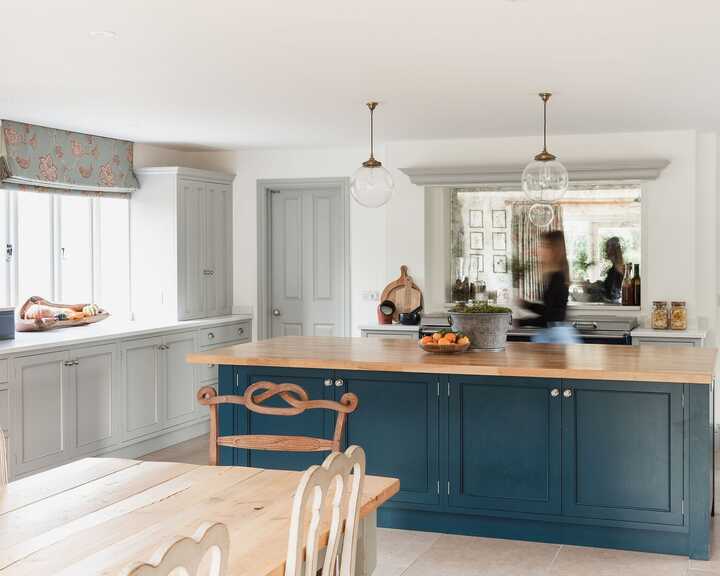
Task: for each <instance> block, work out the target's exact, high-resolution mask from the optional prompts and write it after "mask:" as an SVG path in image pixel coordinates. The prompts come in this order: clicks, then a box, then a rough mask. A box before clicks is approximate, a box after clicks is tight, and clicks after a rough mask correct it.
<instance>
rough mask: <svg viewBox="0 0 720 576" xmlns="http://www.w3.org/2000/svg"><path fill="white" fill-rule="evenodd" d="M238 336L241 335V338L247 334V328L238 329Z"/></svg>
mask: <svg viewBox="0 0 720 576" xmlns="http://www.w3.org/2000/svg"><path fill="white" fill-rule="evenodd" d="M238 334H240V336H242V335H243V334H245V328H243V327H242V326H241V327H240V328H238Z"/></svg>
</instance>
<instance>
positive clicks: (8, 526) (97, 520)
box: [0, 458, 400, 576]
mask: <svg viewBox="0 0 720 576" xmlns="http://www.w3.org/2000/svg"><path fill="white" fill-rule="evenodd" d="M301 475H302V473H301V472H293V471H285V470H266V469H262V468H246V467H241V466H227V467H225V466H199V465H194V464H181V463H174V462H141V461H137V460H126V459H120V458H85V459H83V460H77V461H75V462H72V463H70V464H67V465H65V466H61V467H58V468H53V469H51V470H48V471H46V472H41V473H39V474H35V475H34V476H30V477H27V478H23V479H21V480H18V481H16V482H12V483H10V484H9V485H8V486H7V487H6V488H5V489H4V490H3V489H0V575H1V576H10V575H13V576H17V575H21V574H25V575H31V574H32V575H33V576H38V575H40V574H42V575H43V576H46V575H50V574H62V575H64V576H70V575H72V576H91V575H94V574H108V575H117V574H118V573H119V572H120V571H121V570H122V569H123V568H124V567H126V566H127V565H128V564H129V563H132V562H133V561H137V560H146V559H147V558H149V556H150V555H151V554H152V552H153V551H154V550H155V549H156V548H157V547H158V546H159V545H161V544H163V543H165V542H167V540H168V539H169V538H171V537H173V536H178V535H181V536H186V535H192V533H193V532H194V530H195V528H196V527H197V526H198V525H199V524H200V523H201V522H203V521H217V522H223V523H225V524H226V525H227V527H228V529H229V532H230V562H229V570H228V574H230V575H233V576H245V575H247V576H271V575H272V576H282V574H283V573H284V567H285V555H286V548H287V539H288V529H289V525H290V511H291V503H292V498H293V494H294V492H295V489H296V487H297V485H298V482H299V481H300V477H301ZM399 488H400V483H399V481H398V480H397V479H395V478H385V477H380V476H367V477H366V478H365V484H364V487H363V495H362V505H361V512H360V514H361V518H362V520H361V529H360V536H359V542H358V574H360V575H368V576H369V574H371V573H372V571H373V569H374V567H375V562H376V558H375V552H376V534H375V527H376V511H377V509H378V507H379V506H381V505H382V504H383V503H384V502H386V501H387V500H388V499H389V498H390V497H392V496H393V495H394V494H395V493H397V491H398V490H399Z"/></svg>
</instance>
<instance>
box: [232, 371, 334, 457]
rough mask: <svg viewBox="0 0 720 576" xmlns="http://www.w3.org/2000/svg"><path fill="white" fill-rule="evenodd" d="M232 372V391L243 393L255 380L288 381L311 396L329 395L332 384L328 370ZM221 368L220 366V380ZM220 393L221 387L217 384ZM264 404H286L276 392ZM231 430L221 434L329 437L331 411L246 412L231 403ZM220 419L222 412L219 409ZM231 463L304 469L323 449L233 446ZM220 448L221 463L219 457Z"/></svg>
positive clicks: (330, 397)
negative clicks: (299, 449)
mask: <svg viewBox="0 0 720 576" xmlns="http://www.w3.org/2000/svg"><path fill="white" fill-rule="evenodd" d="M234 372H235V384H234V386H235V392H233V393H234V394H243V393H244V392H245V389H246V388H247V387H248V386H250V385H251V384H253V383H255V382H259V381H261V380H267V381H270V382H274V383H276V384H281V383H284V382H289V383H292V384H298V385H299V386H302V387H303V388H304V389H305V391H306V392H307V394H308V396H309V398H310V399H311V400H321V399H328V400H330V399H332V397H333V388H334V385H333V384H332V379H331V373H330V371H324V370H297V369H283V368H260V367H257V368H256V367H250V368H245V367H238V368H236V369H235V370H234ZM222 374H223V372H222V370H221V376H220V378H221V380H222V379H223V376H222ZM221 390H222V393H226V392H225V391H224V387H223V386H222V385H221ZM263 405H265V406H279V407H285V408H287V407H288V404H287V403H286V402H285V401H284V400H282V398H280V397H279V396H276V397H274V398H271V399H270V400H268V401H267V402H265V403H263ZM233 408H234V418H235V421H234V431H232V432H227V431H225V429H223V428H221V430H220V433H221V434H223V435H225V434H270V435H283V436H313V437H316V438H332V423H333V421H334V420H333V415H334V414H335V413H334V412H333V413H330V411H329V410H323V409H311V410H306V411H305V412H303V413H302V414H298V415H295V416H276V415H268V414H258V413H256V412H250V411H249V410H247V409H246V408H245V407H244V406H234V407H233ZM220 418H221V420H222V418H223V413H222V412H221V413H220ZM230 450H232V451H233V452H234V455H233V463H234V464H236V465H238V466H254V467H257V468H274V469H280V470H305V469H306V468H308V467H309V466H312V465H313V464H322V462H323V460H324V459H325V457H326V456H327V455H328V453H327V452H274V451H266V450H240V449H233V448H231V449H230ZM222 460H223V458H222V452H221V463H225V462H223V461H222Z"/></svg>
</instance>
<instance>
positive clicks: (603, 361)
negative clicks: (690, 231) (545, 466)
mask: <svg viewBox="0 0 720 576" xmlns="http://www.w3.org/2000/svg"><path fill="white" fill-rule="evenodd" d="M716 354H717V351H716V350H715V349H712V348H689V347H688V348H678V349H677V350H673V353H672V354H668V353H667V350H666V349H664V348H660V347H653V346H608V345H601V344H597V345H593V346H588V345H583V344H578V345H558V344H532V343H524V342H511V343H508V345H507V348H506V349H505V350H504V351H503V352H481V351H470V352H466V353H462V354H428V353H426V352H423V351H422V350H421V349H420V348H419V347H418V345H417V343H415V342H412V341H407V340H400V339H394V338H392V339H373V338H332V337H315V336H304V337H303V336H287V337H282V338H274V339H271V340H263V341H259V342H252V343H247V344H239V345H236V346H231V347H226V348H219V349H216V350H213V351H210V352H200V353H195V354H190V355H189V356H188V361H189V362H191V363H195V364H225V365H237V366H277V367H288V368H319V369H332V370H369V371H378V372H382V371H385V372H415V373H432V374H465V375H478V376H518V377H522V376H525V377H540V378H571V379H593V380H594V379H596V380H616V381H640V382H671V383H683V384H685V383H689V384H710V383H711V382H712V378H713V372H714V366H715V357H716Z"/></svg>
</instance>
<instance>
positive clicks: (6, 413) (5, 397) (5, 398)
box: [0, 388, 10, 436]
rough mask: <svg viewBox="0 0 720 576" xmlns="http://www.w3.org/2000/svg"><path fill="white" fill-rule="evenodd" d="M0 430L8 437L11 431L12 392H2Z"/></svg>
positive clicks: (0, 398) (0, 396)
mask: <svg viewBox="0 0 720 576" xmlns="http://www.w3.org/2000/svg"><path fill="white" fill-rule="evenodd" d="M0 429H2V431H3V432H5V435H6V436H7V435H8V432H9V431H10V391H9V390H8V389H7V388H5V389H4V390H0Z"/></svg>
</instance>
